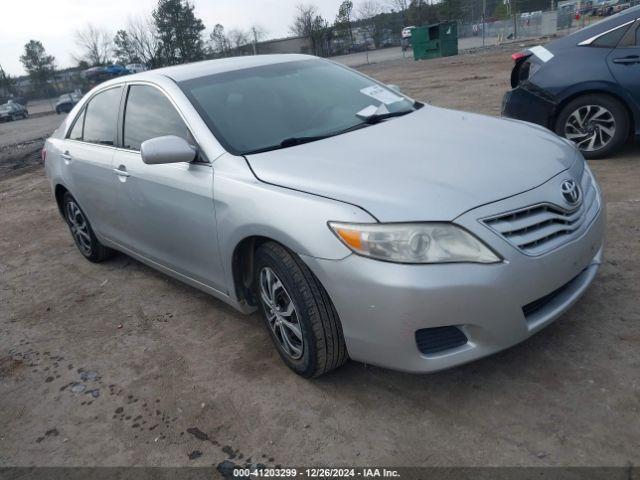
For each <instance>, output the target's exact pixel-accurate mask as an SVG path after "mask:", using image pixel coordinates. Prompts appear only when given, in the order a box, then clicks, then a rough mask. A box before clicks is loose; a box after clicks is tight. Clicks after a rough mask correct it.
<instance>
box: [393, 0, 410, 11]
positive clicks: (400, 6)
mask: <svg viewBox="0 0 640 480" xmlns="http://www.w3.org/2000/svg"><path fill="white" fill-rule="evenodd" d="M410 4H411V1H410V0H389V1H388V5H389V8H391V9H392V10H395V11H396V12H405V11H407V10H408V9H409V5H410Z"/></svg>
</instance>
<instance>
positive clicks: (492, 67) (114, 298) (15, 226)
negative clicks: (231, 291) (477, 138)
mask: <svg viewBox="0 0 640 480" xmlns="http://www.w3.org/2000/svg"><path fill="white" fill-rule="evenodd" d="M509 53H510V51H509V50H493V51H490V52H487V53H484V54H473V55H465V56H459V57H453V58H447V59H439V60H432V61H427V62H413V61H403V60H398V61H390V62H385V63H379V64H375V65H369V66H367V67H362V70H363V71H364V72H365V73H367V74H370V75H372V76H374V77H376V78H378V79H380V80H382V81H384V82H387V83H396V84H398V85H400V86H401V87H402V88H403V89H404V90H405V91H406V92H408V93H409V94H411V95H413V96H414V97H416V98H418V99H423V100H428V101H430V102H431V103H433V104H436V105H442V106H447V107H453V108H461V109H465V110H471V111H478V112H483V113H487V114H491V115H495V114H498V113H499V108H500V99H501V96H502V94H503V92H504V91H505V90H506V89H507V88H508V84H507V78H508V73H509V70H510V67H511V61H510V58H509ZM44 118H50V122H51V125H50V126H49V127H50V128H51V129H53V128H55V126H57V124H58V123H59V121H60V120H61V118H60V117H56V116H49V117H42V118H40V119H33V120H25V121H23V122H16V123H15V124H14V125H0V139H2V142H3V144H4V145H5V146H4V147H0V166H2V169H3V170H1V172H3V178H2V179H1V180H0V466H10V465H11V466H16V465H20V466H30V465H39V466H42V465H47V466H53V465H58V466H61V465H65V466H79V465H83V466H94V465H111V466H114V465H117V466H122V465H161V466H169V465H171V466H177V465H218V464H219V463H220V462H223V461H225V460H230V461H232V462H235V463H238V464H244V463H256V462H259V463H263V464H266V465H276V464H282V465H310V464H313V465H336V464H357V465H371V464H377V465H396V466H400V465H404V466H422V465H433V466H448V465H464V466H472V465H494V466H496V465H515V466H522V465H532V466H554V465H580V466H583V465H608V466H630V465H638V463H640V449H639V448H638V446H639V445H640V305H639V301H638V299H639V298H640V269H639V268H638V267H639V255H638V253H639V252H640V235H639V233H640V215H639V214H640V197H639V194H638V186H639V185H640V147H638V146H633V145H630V146H629V147H628V148H627V149H626V150H625V151H624V152H623V153H622V154H620V155H618V156H616V157H615V158H611V159H607V160H602V161H598V162H592V163H591V166H592V167H593V170H594V171H595V174H596V176H597V178H598V180H599V182H600V184H601V186H602V188H603V191H604V195H605V198H606V203H607V208H608V247H607V250H606V261H605V263H604V265H603V266H602V269H601V271H600V273H599V275H598V277H597V278H596V280H595V282H594V284H593V286H592V287H591V288H590V290H589V291H588V292H587V294H586V295H585V296H584V298H583V299H582V300H581V301H580V302H579V303H578V304H577V305H576V306H575V307H574V308H573V309H572V310H571V311H569V312H568V313H567V314H566V315H564V316H563V317H562V318H561V319H559V320H558V321H557V322H556V323H555V324H553V325H552V326H550V327H548V328H547V329H545V330H544V331H542V332H541V333H539V334H538V335H536V336H534V337H532V338H531V339H529V340H528V341H526V342H524V343H523V344H521V345H518V346H517V347H514V348H512V349H510V350H508V351H505V352H502V353H500V354H497V355H494V356H492V357H490V358H487V359H484V360H481V361H478V362H475V363H472V364H469V365H466V366H463V367H460V368H456V369H453V370H449V371H445V372H441V373H437V374H432V375H425V376H415V375H407V374H402V373H397V372H392V371H387V370H384V369H380V368H374V367H370V366H365V365H363V364H359V363H355V362H350V363H348V364H347V365H346V366H345V367H344V368H342V369H340V370H338V371H336V372H335V373H333V374H330V375H327V376H325V377H323V378H320V379H317V380H305V379H302V378H299V377H297V376H296V375H294V374H292V373H291V372H290V371H289V370H288V369H287V368H286V367H285V366H284V365H283V364H282V362H281V361H280V360H279V358H278V356H277V354H276V352H275V349H274V348H273V347H272V345H271V344H270V340H269V338H268V335H267V332H266V330H265V328H264V327H263V326H262V324H261V322H260V319H259V318H258V316H257V315H253V316H249V317H246V316H242V315H240V314H238V313H236V312H235V311H233V310H232V309H230V308H229V307H227V306H225V305H224V304H222V303H221V302H219V301H217V300H215V299H213V298H211V297H209V296H207V295H205V294H204V293H201V292H199V291H197V290H194V289H192V288H190V287H188V286H185V285H182V284H180V283H178V282H176V281H174V280H172V279H169V278H168V277H166V276H163V275H162V274H160V273H157V272H155V271H154V270H151V269H150V268H147V267H146V266H143V265H141V264H140V263H138V262H136V261H134V260H132V259H130V258H127V257H125V256H124V255H120V256H118V257H116V258H115V259H113V260H111V261H109V262H107V263H105V264H101V265H95V264H91V263H89V262H87V261H85V260H84V259H83V258H82V257H81V255H80V254H79V253H78V252H77V251H76V248H75V246H74V244H73V242H72V240H71V237H70V235H69V233H68V231H67V229H66V226H65V225H64V224H63V222H62V220H61V218H60V217H59V215H58V213H57V211H56V206H55V204H54V201H53V198H52V195H51V192H50V191H49V187H48V185H47V183H46V181H45V178H44V175H43V171H42V169H41V168H40V167H39V166H33V165H32V166H22V168H13V167H15V166H16V165H18V166H20V163H21V162H20V160H19V157H20V155H15V154H14V153H13V152H15V149H16V147H15V143H16V142H15V141H14V143H13V144H11V142H10V141H8V140H5V139H6V138H9V136H8V135H6V130H5V129H7V128H9V129H12V128H15V127H16V126H19V127H21V128H20V129H19V130H23V131H26V130H29V131H33V132H35V133H34V135H32V138H31V139H30V140H35V139H37V138H39V137H41V136H42V135H43V133H42V132H43V130H42V128H44V127H43V125H42V124H40V123H36V121H38V122H39V121H40V120H43V119H44ZM39 129H40V130H39ZM12 135H15V136H14V137H11V138H14V139H15V138H22V137H19V136H18V134H17V133H15V134H12ZM20 141H25V140H24V139H23V140H17V142H20ZM4 142H7V143H6V144H5V143H4ZM11 145H13V146H11ZM32 146H33V148H35V147H36V146H39V144H37V142H34V143H33V144H32ZM29 148H31V147H29ZM470 154H473V152H470Z"/></svg>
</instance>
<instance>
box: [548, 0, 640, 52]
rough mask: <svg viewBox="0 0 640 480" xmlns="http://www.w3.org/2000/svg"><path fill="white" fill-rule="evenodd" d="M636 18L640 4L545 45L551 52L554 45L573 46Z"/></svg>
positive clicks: (639, 16)
mask: <svg viewBox="0 0 640 480" xmlns="http://www.w3.org/2000/svg"><path fill="white" fill-rule="evenodd" d="M638 18H640V5H636V6H635V7H631V8H627V9H626V10H622V11H621V12H618V13H616V14H615V15H612V16H610V17H607V18H605V19H604V20H601V21H599V22H595V23H592V24H591V25H589V26H587V27H585V28H582V29H580V30H578V31H576V32H574V33H572V34H571V35H567V36H566V37H563V38H559V39H557V40H554V41H553V42H551V43H550V44H548V45H547V46H548V47H551V48H550V50H551V51H552V52H553V47H554V46H555V47H570V46H575V45H577V44H578V43H580V42H582V41H584V40H587V39H589V38H591V37H593V36H596V35H600V34H601V33H604V32H607V31H608V30H611V29H612V28H615V27H617V26H618V25H622V24H623V23H626V22H629V21H633V20H636V19H638Z"/></svg>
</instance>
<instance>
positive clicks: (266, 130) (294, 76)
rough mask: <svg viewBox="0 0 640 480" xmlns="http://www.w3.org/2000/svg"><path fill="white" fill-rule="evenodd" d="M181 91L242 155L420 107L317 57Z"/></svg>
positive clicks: (217, 77)
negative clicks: (376, 116) (382, 113)
mask: <svg viewBox="0 0 640 480" xmlns="http://www.w3.org/2000/svg"><path fill="white" fill-rule="evenodd" d="M179 85H180V87H181V88H182V90H183V91H184V92H185V94H186V95H187V97H189V99H190V100H191V102H192V103H193V105H194V107H195V108H196V110H198V112H199V113H200V115H201V116H202V118H203V119H204V121H205V122H206V123H207V125H208V126H209V128H210V129H211V131H212V132H213V133H214V134H215V135H216V137H217V138H218V140H219V141H220V142H221V143H222V144H223V145H224V147H225V148H226V149H227V150H228V151H230V152H231V153H233V154H236V155H242V154H247V153H252V152H257V151H261V150H271V149H275V148H284V147H288V146H292V145H295V144H297V143H302V142H297V141H296V140H298V139H303V141H304V140H306V141H312V140H316V139H319V138H323V137H327V136H331V135H336V134H339V133H341V132H344V131H346V130H349V129H354V128H359V127H360V126H363V127H364V126H366V125H367V124H368V122H367V121H366V116H373V114H374V113H375V114H376V115H380V116H382V115H381V112H384V114H385V115H386V116H393V115H399V114H403V113H408V112H411V111H412V110H413V109H414V102H413V101H412V100H409V99H408V98H406V97H404V96H402V95H400V94H398V93H397V92H395V91H394V90H391V89H388V88H386V87H383V86H381V85H379V84H378V83H376V82H374V81H373V80H370V79H369V78H367V77H365V76H363V75H360V74H358V73H356V72H353V71H352V70H349V69H347V68H344V67H342V66H339V65H336V64H334V63H331V62H328V61H324V60H317V59H310V60H298V61H291V62H284V63H277V64H272V65H264V66H260V67H253V68H247V69H241V70H234V71H230V72H225V73H219V74H214V75H209V76H206V77H200V78H196V79H192V80H186V81H183V82H180V83H179ZM363 112H364V113H363ZM358 113H360V115H357V114H358ZM292 140H293V141H292Z"/></svg>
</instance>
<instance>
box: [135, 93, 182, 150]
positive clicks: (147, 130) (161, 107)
mask: <svg viewBox="0 0 640 480" xmlns="http://www.w3.org/2000/svg"><path fill="white" fill-rule="evenodd" d="M165 135H176V136H178V137H181V138H184V139H185V140H187V141H188V142H189V143H193V138H192V137H191V135H190V134H189V130H188V128H187V126H186V125H185V123H184V122H183V121H182V118H181V117H180V115H179V114H178V112H177V111H176V109H175V108H174V106H173V105H172V103H171V102H170V101H169V99H168V98H167V97H166V96H165V95H164V94H163V93H162V92H160V91H159V90H158V89H157V88H155V87H150V86H148V85H131V87H129V95H128V96H127V105H126V107H125V113H124V148H128V149H130V150H137V151H139V150H140V145H142V142H144V141H145V140H149V139H151V138H156V137H163V136H165Z"/></svg>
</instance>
